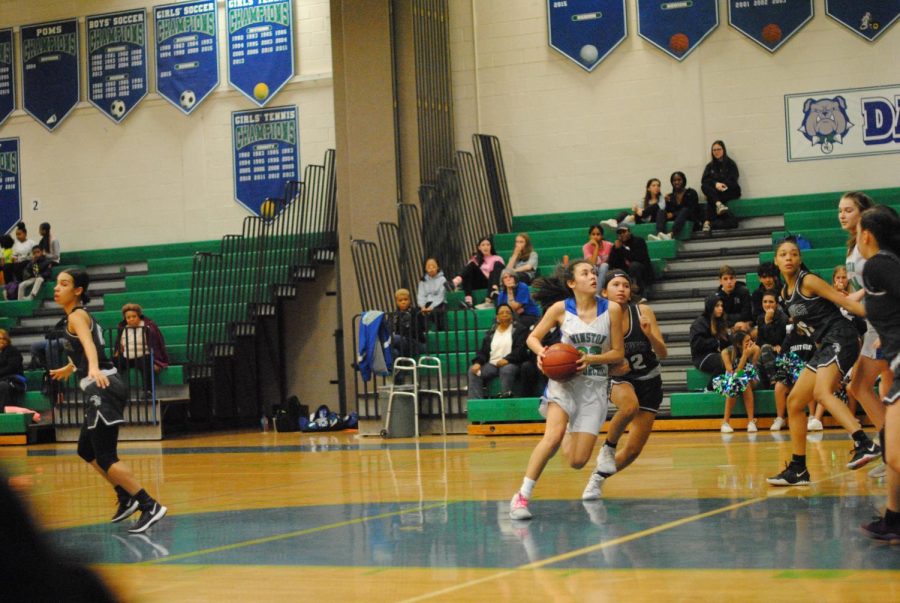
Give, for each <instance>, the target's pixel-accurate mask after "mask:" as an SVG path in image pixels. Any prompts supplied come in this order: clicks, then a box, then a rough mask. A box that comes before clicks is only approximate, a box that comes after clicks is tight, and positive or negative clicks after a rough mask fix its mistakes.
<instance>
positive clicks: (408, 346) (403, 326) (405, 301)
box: [385, 289, 428, 360]
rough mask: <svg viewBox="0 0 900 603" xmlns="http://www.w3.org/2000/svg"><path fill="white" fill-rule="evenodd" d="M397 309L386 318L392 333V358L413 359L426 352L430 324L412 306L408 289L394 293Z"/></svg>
mask: <svg viewBox="0 0 900 603" xmlns="http://www.w3.org/2000/svg"><path fill="white" fill-rule="evenodd" d="M394 301H395V302H396V304H397V305H396V307H395V308H394V311H393V312H389V313H388V314H387V316H386V317H385V320H387V325H388V330H389V331H390V333H391V357H392V358H394V360H396V359H397V358H399V357H401V356H404V357H407V358H412V357H414V356H417V355H419V354H421V353H422V352H424V351H425V341H426V334H427V329H428V324H427V322H426V321H425V317H424V316H423V315H422V314H421V313H420V312H419V311H418V310H417V309H416V308H415V307H414V306H413V305H412V298H411V297H410V294H409V290H408V289H397V291H396V292H394Z"/></svg>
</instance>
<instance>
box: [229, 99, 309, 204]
mask: <svg viewBox="0 0 900 603" xmlns="http://www.w3.org/2000/svg"><path fill="white" fill-rule="evenodd" d="M231 128H232V133H231V136H232V143H233V144H232V146H233V149H234V198H235V200H236V201H237V202H238V203H240V204H241V205H243V206H244V207H245V208H247V210H249V211H250V212H251V213H253V214H255V215H257V216H262V217H265V218H270V217H272V216H273V215H274V213H275V208H274V207H272V206H271V205H269V206H266V207H263V203H264V201H265V200H266V199H268V198H273V199H277V198H281V197H282V196H283V195H284V185H285V184H287V182H288V181H289V180H298V179H299V177H298V174H299V166H300V151H299V148H300V147H299V145H300V130H299V126H298V122H297V107H296V106H286V107H272V108H271V109H252V110H250V111H235V112H234V113H232V114H231Z"/></svg>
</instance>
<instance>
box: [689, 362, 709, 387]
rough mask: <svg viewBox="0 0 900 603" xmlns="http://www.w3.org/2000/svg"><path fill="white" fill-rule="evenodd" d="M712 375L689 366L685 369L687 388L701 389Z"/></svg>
mask: <svg viewBox="0 0 900 603" xmlns="http://www.w3.org/2000/svg"><path fill="white" fill-rule="evenodd" d="M711 378H712V375H711V374H709V373H704V372H703V371H701V370H700V369H698V368H694V367H691V368H689V369H687V388H688V389H690V390H696V391H703V390H704V389H706V386H707V385H708V384H709V380H710V379H711Z"/></svg>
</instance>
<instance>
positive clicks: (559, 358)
mask: <svg viewBox="0 0 900 603" xmlns="http://www.w3.org/2000/svg"><path fill="white" fill-rule="evenodd" d="M579 360H581V352H579V351H578V350H576V349H575V347H574V346H571V345H569V344H568V343H555V344H553V345H551V346H550V347H549V348H547V352H546V353H545V354H544V360H543V362H542V363H541V364H542V366H543V371H544V374H545V375H547V376H548V377H550V378H551V379H553V380H554V381H566V380H568V379H571V378H572V377H574V376H575V373H576V372H578V361H579Z"/></svg>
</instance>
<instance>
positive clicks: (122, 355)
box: [113, 304, 169, 397]
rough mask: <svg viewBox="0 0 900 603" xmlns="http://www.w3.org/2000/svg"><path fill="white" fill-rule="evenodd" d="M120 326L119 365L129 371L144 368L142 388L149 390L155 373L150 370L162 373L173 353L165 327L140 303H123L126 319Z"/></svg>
mask: <svg viewBox="0 0 900 603" xmlns="http://www.w3.org/2000/svg"><path fill="white" fill-rule="evenodd" d="M118 329H119V330H118V332H117V334H116V341H117V342H118V343H117V344H116V351H115V353H114V355H113V360H114V362H115V364H116V368H117V369H118V370H119V371H121V372H122V373H126V374H127V371H128V369H130V368H133V369H137V370H138V371H140V374H141V379H142V381H141V383H140V385H141V387H142V391H143V392H145V394H146V393H149V392H150V391H151V390H150V384H151V377H152V375H151V372H150V371H153V372H155V373H159V372H160V371H162V370H163V369H164V368H166V367H167V366H169V354H168V352H167V351H166V340H165V338H164V337H163V334H162V331H160V330H159V327H158V326H156V323H155V322H153V321H152V320H150V319H149V318H147V317H146V316H144V310H143V308H141V307H140V306H139V305H137V304H125V305H124V306H122V322H120V323H119V327H118ZM151 352H152V353H153V362H152V364H151V361H150V355H151ZM127 382H128V383H129V384H130V383H131V380H130V379H127ZM148 397H149V396H148Z"/></svg>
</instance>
